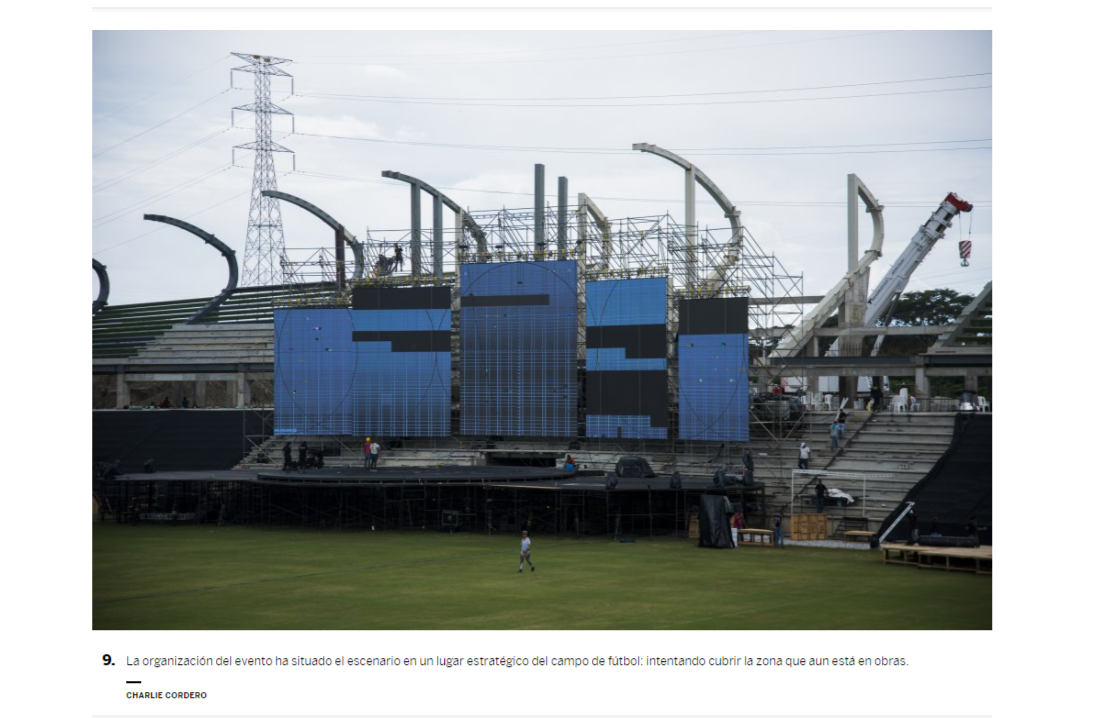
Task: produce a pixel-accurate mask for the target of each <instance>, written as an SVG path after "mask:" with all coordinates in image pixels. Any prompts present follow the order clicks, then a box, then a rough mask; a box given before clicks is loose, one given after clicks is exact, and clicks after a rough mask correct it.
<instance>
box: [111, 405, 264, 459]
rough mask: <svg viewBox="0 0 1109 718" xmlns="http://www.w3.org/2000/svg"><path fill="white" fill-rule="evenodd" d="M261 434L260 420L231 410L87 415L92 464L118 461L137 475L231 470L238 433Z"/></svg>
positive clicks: (238, 449) (240, 446) (239, 452)
mask: <svg viewBox="0 0 1109 718" xmlns="http://www.w3.org/2000/svg"><path fill="white" fill-rule="evenodd" d="M263 431H264V428H263V421H262V415H261V414H260V413H258V412H254V411H237V410H234V409H228V410H222V409H157V410H152V409H145V410H141V411H140V410H135V411H94V412H93V413H92V458H93V461H106V462H113V461H115V460H116V459H119V460H120V468H121V469H122V471H123V473H138V472H141V471H142V470H143V464H145V463H146V461H147V460H148V459H152V460H153V462H154V463H153V466H154V467H156V468H157V470H158V471H203V470H215V469H230V468H231V467H232V466H234V465H235V464H237V463H238V462H239V461H240V460H241V459H242V458H243V456H244V455H245V454H244V453H243V452H244V448H245V443H246V442H244V440H243V434H244V433H246V434H252V435H258V434H262V433H263Z"/></svg>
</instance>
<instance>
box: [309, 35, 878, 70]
mask: <svg viewBox="0 0 1109 718" xmlns="http://www.w3.org/2000/svg"><path fill="white" fill-rule="evenodd" d="M891 32H897V31H896V30H877V31H874V32H858V33H851V34H848V35H835V36H833V37H817V38H803V39H799V40H783V41H781V42H764V43H759V44H754V45H751V44H747V45H731V46H726V47H699V48H693V49H689V50H671V51H669V52H645V53H633V54H627V55H587V56H584V57H539V58H533V59H514V60H475V61H469V62H467V61H459V60H452V61H442V62H390V63H389V66H390V67H413V66H430V65H503V64H505V63H506V62H511V63H513V64H521V63H539V62H567V61H569V62H574V61H579V62H581V61H585V62H591V61H594V60H624V59H635V58H640V57H661V56H667V55H687V54H690V53H695V52H723V51H727V50H757V49H759V48H763V47H776V46H781V45H799V44H804V43H810V42H827V41H831V40H847V39H850V38H853V37H867V36H870V35H886V34H888V33H891ZM522 52H526V51H522ZM299 64H302V65H354V64H362V63H350V62H304V63H299Z"/></svg>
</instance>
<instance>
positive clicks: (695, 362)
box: [678, 297, 750, 441]
mask: <svg viewBox="0 0 1109 718" xmlns="http://www.w3.org/2000/svg"><path fill="white" fill-rule="evenodd" d="M678 312H679V320H678V322H679V326H678V436H679V438H682V439H695V440H702V441H748V440H749V438H750V425H749V417H748V398H747V387H748V337H747V300H746V299H745V298H742V297H738V298H727V299H691V300H683V301H681V302H679V305H678Z"/></svg>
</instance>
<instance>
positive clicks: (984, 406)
mask: <svg viewBox="0 0 1109 718" xmlns="http://www.w3.org/2000/svg"><path fill="white" fill-rule="evenodd" d="M989 410H990V402H988V401H986V397H984V396H982V395H981V394H979V395H978V411H989Z"/></svg>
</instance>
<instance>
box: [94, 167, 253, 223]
mask: <svg viewBox="0 0 1109 718" xmlns="http://www.w3.org/2000/svg"><path fill="white" fill-rule="evenodd" d="M231 167H232V165H231V164H230V163H227V164H224V165H220V166H219V167H216V168H215V169H211V170H208V171H207V172H203V173H201V174H199V175H197V176H196V177H193V178H192V179H188V180H185V181H184V182H182V183H181V184H179V185H176V186H174V187H172V188H170V189H168V190H166V191H164V192H160V193H159V194H156V195H154V196H153V197H148V198H147V199H143V200H139V201H138V202H134V203H132V204H129V205H127V206H126V207H123V208H121V209H117V210H115V211H113V212H109V213H108V214H105V215H103V216H101V217H97V218H96V219H94V220H93V223H92V226H93V228H94V229H97V228H99V227H103V226H104V225H106V224H110V223H112V222H115V221H116V220H117V219H121V218H123V217H125V216H127V213H128V212H130V211H131V210H133V209H138V208H140V207H145V206H147V205H149V204H152V203H154V202H157V201H159V200H163V199H166V198H167V197H172V196H173V195H175V194H177V193H178V192H183V191H184V190H186V189H189V188H190V187H193V186H194V185H197V184H200V183H201V182H204V181H206V180H209V179H211V178H212V177H215V176H216V175H218V174H220V173H221V172H226V171H227V170H228V169H230V168H231Z"/></svg>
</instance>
